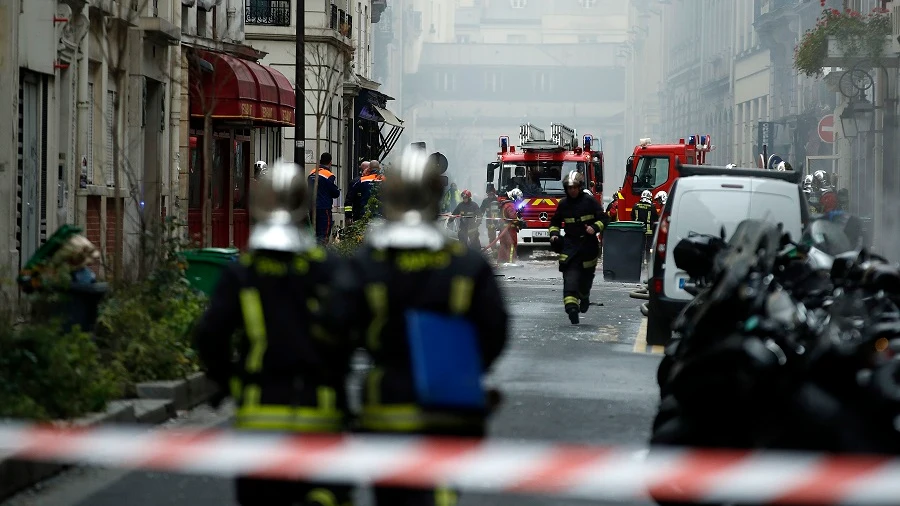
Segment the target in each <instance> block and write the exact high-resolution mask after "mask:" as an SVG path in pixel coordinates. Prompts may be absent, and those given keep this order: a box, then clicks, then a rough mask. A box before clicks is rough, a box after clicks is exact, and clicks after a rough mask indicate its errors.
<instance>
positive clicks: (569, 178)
mask: <svg viewBox="0 0 900 506" xmlns="http://www.w3.org/2000/svg"><path fill="white" fill-rule="evenodd" d="M563 186H564V187H566V188H568V187H569V186H580V187H582V188H584V176H583V175H581V173H580V172H578V171H577V170H573V171H571V172H569V173H568V174H567V175H566V178H565V179H564V180H563Z"/></svg>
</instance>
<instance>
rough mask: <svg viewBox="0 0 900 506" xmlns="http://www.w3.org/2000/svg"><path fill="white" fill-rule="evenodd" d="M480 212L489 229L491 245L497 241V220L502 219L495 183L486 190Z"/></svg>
mask: <svg viewBox="0 0 900 506" xmlns="http://www.w3.org/2000/svg"><path fill="white" fill-rule="evenodd" d="M480 211H481V217H482V219H483V220H484V228H486V229H487V240H488V245H491V244H493V243H494V242H495V241H496V240H497V223H498V222H497V219H498V218H500V201H499V200H497V190H495V189H494V184H493V183H488V184H487V187H486V188H485V197H484V200H482V201H481V208H480Z"/></svg>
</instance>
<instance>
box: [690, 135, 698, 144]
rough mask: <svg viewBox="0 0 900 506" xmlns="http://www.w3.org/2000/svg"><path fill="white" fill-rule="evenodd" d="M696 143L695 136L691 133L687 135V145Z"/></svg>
mask: <svg viewBox="0 0 900 506" xmlns="http://www.w3.org/2000/svg"><path fill="white" fill-rule="evenodd" d="M696 144H697V137H695V136H693V135H692V136H690V137H688V146H694V145H696Z"/></svg>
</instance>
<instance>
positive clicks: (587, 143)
mask: <svg viewBox="0 0 900 506" xmlns="http://www.w3.org/2000/svg"><path fill="white" fill-rule="evenodd" d="M593 143H594V138H593V137H591V136H590V135H585V136H584V149H591V146H592V145H593Z"/></svg>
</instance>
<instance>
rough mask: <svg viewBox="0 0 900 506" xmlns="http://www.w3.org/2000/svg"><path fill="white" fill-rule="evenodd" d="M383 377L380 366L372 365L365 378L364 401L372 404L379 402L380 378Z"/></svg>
mask: <svg viewBox="0 0 900 506" xmlns="http://www.w3.org/2000/svg"><path fill="white" fill-rule="evenodd" d="M383 377H384V370H383V369H381V368H380V367H373V368H372V370H371V371H370V372H369V376H368V377H367V378H366V393H367V394H368V395H367V396H366V402H367V403H369V404H372V405H377V404H381V388H380V387H381V378H383Z"/></svg>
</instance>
